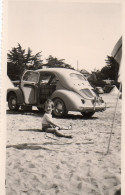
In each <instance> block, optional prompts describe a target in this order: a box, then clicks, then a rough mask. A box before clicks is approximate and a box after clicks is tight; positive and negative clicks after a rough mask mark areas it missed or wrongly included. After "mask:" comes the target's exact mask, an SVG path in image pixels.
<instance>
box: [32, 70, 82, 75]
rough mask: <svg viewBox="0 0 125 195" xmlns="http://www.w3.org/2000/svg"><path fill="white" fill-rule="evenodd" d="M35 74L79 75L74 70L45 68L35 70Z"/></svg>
mask: <svg viewBox="0 0 125 195" xmlns="http://www.w3.org/2000/svg"><path fill="white" fill-rule="evenodd" d="M36 72H53V73H57V74H61V75H64V76H66V75H69V74H70V73H76V74H81V73H80V72H78V71H76V70H73V69H68V68H46V69H38V70H36Z"/></svg>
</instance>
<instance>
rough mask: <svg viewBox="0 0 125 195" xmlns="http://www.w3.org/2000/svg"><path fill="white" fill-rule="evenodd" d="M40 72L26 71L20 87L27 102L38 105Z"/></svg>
mask: <svg viewBox="0 0 125 195" xmlns="http://www.w3.org/2000/svg"><path fill="white" fill-rule="evenodd" d="M38 82H39V72H35V71H32V70H29V71H26V72H25V73H24V74H23V76H22V79H21V83H20V88H21V90H22V92H23V95H24V102H25V104H31V105H36V104H37V103H38Z"/></svg>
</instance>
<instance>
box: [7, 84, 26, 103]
mask: <svg viewBox="0 0 125 195" xmlns="http://www.w3.org/2000/svg"><path fill="white" fill-rule="evenodd" d="M11 94H15V95H16V97H17V103H18V104H23V103H24V97H23V94H22V91H21V90H20V89H19V88H17V87H15V88H9V89H8V90H7V101H8V99H9V96H10V95H11Z"/></svg>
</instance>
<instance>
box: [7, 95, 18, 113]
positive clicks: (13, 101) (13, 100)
mask: <svg viewBox="0 0 125 195" xmlns="http://www.w3.org/2000/svg"><path fill="white" fill-rule="evenodd" d="M8 107H9V109H10V110H12V111H17V110H19V107H20V106H19V105H18V104H17V97H16V95H15V94H11V95H10V96H9V98H8Z"/></svg>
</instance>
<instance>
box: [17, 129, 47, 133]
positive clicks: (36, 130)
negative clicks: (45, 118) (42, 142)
mask: <svg viewBox="0 0 125 195" xmlns="http://www.w3.org/2000/svg"><path fill="white" fill-rule="evenodd" d="M19 131H33V132H41V133H43V132H44V131H42V130H41V129H19Z"/></svg>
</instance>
